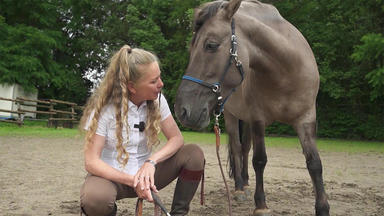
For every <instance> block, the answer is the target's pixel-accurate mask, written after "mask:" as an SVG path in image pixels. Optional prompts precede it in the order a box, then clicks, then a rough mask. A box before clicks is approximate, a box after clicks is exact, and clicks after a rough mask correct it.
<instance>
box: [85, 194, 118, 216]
mask: <svg viewBox="0 0 384 216" xmlns="http://www.w3.org/2000/svg"><path fill="white" fill-rule="evenodd" d="M80 199H81V207H82V208H83V210H84V211H85V213H86V214H88V215H109V214H110V213H111V212H112V211H113V210H114V207H115V200H114V199H113V198H112V197H110V196H108V195H106V194H104V193H101V192H100V191H99V190H97V189H96V190H93V191H88V192H87V193H84V194H82V196H81V197H80Z"/></svg>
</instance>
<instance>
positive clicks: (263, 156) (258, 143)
mask: <svg viewBox="0 0 384 216" xmlns="http://www.w3.org/2000/svg"><path fill="white" fill-rule="evenodd" d="M251 132H252V140H253V157H252V165H253V169H254V170H255V173H256V189H255V195H254V199H255V205H256V209H255V210H254V211H253V215H254V216H267V215H270V210H269V209H268V207H267V204H266V203H265V193H264V180H263V178H264V168H265V165H266V164H267V153H266V151H265V143H264V134H265V124H264V122H262V121H255V122H252V124H251Z"/></svg>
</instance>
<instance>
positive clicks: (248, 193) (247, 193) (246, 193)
mask: <svg viewBox="0 0 384 216" xmlns="http://www.w3.org/2000/svg"><path fill="white" fill-rule="evenodd" d="M244 192H245V195H246V196H247V198H250V199H252V195H253V194H252V190H251V187H249V186H244Z"/></svg>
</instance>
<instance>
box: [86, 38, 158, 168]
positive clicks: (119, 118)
mask: <svg viewBox="0 0 384 216" xmlns="http://www.w3.org/2000/svg"><path fill="white" fill-rule="evenodd" d="M153 62H157V63H159V60H158V58H157V57H156V56H155V55H154V54H153V53H151V52H149V51H146V50H143V49H139V48H134V49H132V48H131V47H130V46H128V45H124V46H123V47H122V48H121V49H120V50H119V51H118V52H116V53H115V54H114V55H113V57H112V58H111V60H110V64H109V67H108V69H107V72H106V74H105V77H104V78H103V80H102V81H101V83H100V86H99V87H98V88H97V89H96V90H95V92H94V93H93V94H92V96H91V97H90V98H89V99H88V101H87V104H86V106H85V109H84V112H83V116H82V117H81V120H80V129H84V127H85V126H86V125H87V123H88V121H90V123H89V124H88V125H89V127H88V130H87V131H86V135H85V149H87V148H88V147H89V146H90V145H91V144H92V138H93V136H94V135H95V133H96V130H97V127H98V121H99V118H100V115H101V112H102V110H103V108H104V107H105V106H106V105H108V104H112V105H113V107H114V108H115V113H116V114H115V118H116V138H117V144H116V149H117V152H118V155H117V161H118V162H119V163H120V164H122V165H123V166H125V165H126V164H127V162H128V158H129V155H128V152H127V151H126V149H125V145H126V144H127V143H128V139H129V137H128V131H129V130H128V129H129V126H128V117H127V116H128V100H129V99H128V98H129V91H128V87H127V85H128V82H129V81H130V82H133V83H135V82H137V80H139V79H140V78H141V77H142V76H143V75H144V73H145V72H146V71H144V70H139V69H138V66H140V65H149V64H151V63H153ZM147 112H148V114H147V122H146V128H145V133H146V135H147V137H148V142H147V147H148V149H151V148H152V146H153V145H157V144H159V143H160V141H159V139H158V134H159V133H160V118H161V117H160V111H159V104H158V101H147ZM92 113H94V114H93V117H92V119H90V117H91V115H92ZM124 126H125V127H126V128H127V140H125V141H123V135H122V131H123V127H124Z"/></svg>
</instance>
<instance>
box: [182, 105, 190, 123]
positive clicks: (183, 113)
mask: <svg viewBox="0 0 384 216" xmlns="http://www.w3.org/2000/svg"><path fill="white" fill-rule="evenodd" d="M181 118H182V119H184V120H186V119H188V118H189V112H188V110H187V108H185V107H183V109H182V111H181Z"/></svg>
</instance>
